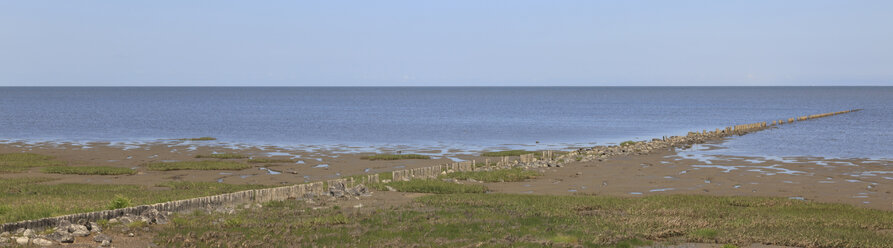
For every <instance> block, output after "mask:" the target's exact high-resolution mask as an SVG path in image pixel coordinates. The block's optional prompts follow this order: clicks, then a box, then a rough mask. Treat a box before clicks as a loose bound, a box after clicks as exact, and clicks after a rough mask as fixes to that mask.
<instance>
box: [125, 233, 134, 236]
mask: <svg viewBox="0 0 893 248" xmlns="http://www.w3.org/2000/svg"><path fill="white" fill-rule="evenodd" d="M133 236H136V235H134V234H133V233H127V237H133Z"/></svg>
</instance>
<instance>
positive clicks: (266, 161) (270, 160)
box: [248, 158, 295, 164]
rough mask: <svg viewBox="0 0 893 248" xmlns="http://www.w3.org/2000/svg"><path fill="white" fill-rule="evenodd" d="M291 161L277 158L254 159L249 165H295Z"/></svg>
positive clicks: (249, 161)
mask: <svg viewBox="0 0 893 248" xmlns="http://www.w3.org/2000/svg"><path fill="white" fill-rule="evenodd" d="M294 162H295V161H294V160H291V159H275V158H252V159H249V160H248V163H252V164H274V163H294Z"/></svg>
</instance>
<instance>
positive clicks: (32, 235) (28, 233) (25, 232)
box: [22, 229, 36, 238]
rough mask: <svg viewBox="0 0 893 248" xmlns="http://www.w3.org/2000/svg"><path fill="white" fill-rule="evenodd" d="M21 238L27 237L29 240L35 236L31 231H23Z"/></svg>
mask: <svg viewBox="0 0 893 248" xmlns="http://www.w3.org/2000/svg"><path fill="white" fill-rule="evenodd" d="M22 236H25V237H29V238H33V237H34V236H36V235H35V234H34V230H31V229H25V231H24V232H22Z"/></svg>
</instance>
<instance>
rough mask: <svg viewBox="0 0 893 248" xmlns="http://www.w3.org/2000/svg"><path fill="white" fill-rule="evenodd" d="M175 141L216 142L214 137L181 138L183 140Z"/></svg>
mask: <svg viewBox="0 0 893 248" xmlns="http://www.w3.org/2000/svg"><path fill="white" fill-rule="evenodd" d="M177 140H183V141H210V140H217V138H214V137H198V138H183V139H177Z"/></svg>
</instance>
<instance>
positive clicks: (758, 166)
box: [0, 140, 893, 210]
mask: <svg viewBox="0 0 893 248" xmlns="http://www.w3.org/2000/svg"><path fill="white" fill-rule="evenodd" d="M721 149H726V148H724V147H722V140H716V141H713V142H711V143H709V144H703V145H695V146H694V147H692V148H690V149H674V150H664V151H655V152H652V153H650V154H645V155H628V156H618V157H612V158H608V159H604V160H602V161H598V160H594V161H585V162H571V163H569V164H566V165H564V166H562V167H552V168H541V169H539V170H540V171H541V172H542V176H540V177H538V178H536V179H531V180H527V181H524V182H503V183H487V184H486V186H487V187H488V188H490V190H492V191H493V192H501V193H520V194H549V195H573V194H588V195H610V196H626V197H641V196H647V195H655V194H703V195H717V196H772V197H786V198H791V199H800V200H807V201H818V202H829V203H845V204H851V205H855V206H862V207H869V208H874V209H884V210H890V209H891V208H893V204H891V203H893V194H891V191H893V170H890V169H888V168H889V166H891V165H893V161H889V160H869V159H824V158H813V157H786V158H763V157H742V156H725V155H711V154H717V153H715V152H711V151H715V150H721ZM395 152H396V151H383V152H382V153H395ZM416 152H417V153H418V154H423V155H424V154H445V153H455V154H450V155H449V157H452V158H454V159H462V160H476V161H485V160H486V159H488V158H487V157H482V156H479V154H480V152H469V151H416ZM0 153H34V154H41V155H49V156H53V157H54V158H55V160H60V161H63V162H64V163H66V164H67V166H72V167H78V166H109V167H119V168H131V169H133V170H135V173H134V174H133V175H65V174H53V173H46V172H44V171H43V170H42V169H41V168H39V167H35V168H29V169H27V170H25V171H23V172H20V173H3V174H0V178H7V179H8V178H23V177H40V178H50V179H52V180H48V181H45V182H42V183H44V184H60V183H83V184H127V185H142V186H150V187H151V186H155V185H159V184H163V183H165V182H172V181H188V182H219V183H225V184H258V185H270V186H275V185H283V184H295V183H304V182H311V181H321V180H327V179H333V178H341V177H345V176H352V175H361V174H370V173H380V172H387V171H392V170H399V169H405V168H418V167H425V166H431V165H437V164H446V163H451V162H453V160H451V159H448V158H446V157H447V156H440V157H437V156H433V157H432V158H434V159H401V160H369V159H364V158H365V157H367V156H370V155H375V154H374V153H353V152H350V151H349V150H344V149H339V150H327V149H314V150H289V149H284V148H278V147H240V146H221V145H204V144H201V143H200V142H198V143H197V142H167V143H148V144H142V145H129V146H121V145H114V144H109V143H88V144H71V143H37V144H26V143H7V144H2V145H0ZM211 154H238V155H244V156H243V158H239V159H217V158H197V157H200V156H208V155H211ZM473 154H478V155H473ZM718 154H721V153H718ZM263 160H267V161H263ZM174 161H227V162H234V163H245V164H248V165H250V167H249V168H247V169H242V170H169V171H159V170H150V169H148V168H147V164H150V163H157V162H174ZM253 161H259V162H253Z"/></svg>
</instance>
